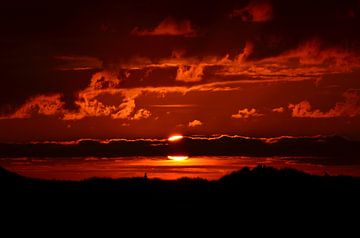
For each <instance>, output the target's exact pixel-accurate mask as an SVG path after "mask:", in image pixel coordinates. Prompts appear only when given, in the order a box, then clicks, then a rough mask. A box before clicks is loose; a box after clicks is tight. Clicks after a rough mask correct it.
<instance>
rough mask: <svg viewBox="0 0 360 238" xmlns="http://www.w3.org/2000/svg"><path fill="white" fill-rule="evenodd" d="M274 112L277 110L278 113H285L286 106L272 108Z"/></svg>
mask: <svg viewBox="0 0 360 238" xmlns="http://www.w3.org/2000/svg"><path fill="white" fill-rule="evenodd" d="M272 111H273V112H277V113H283V112H284V111H285V108H284V107H276V108H273V109H272Z"/></svg>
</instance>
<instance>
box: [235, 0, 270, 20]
mask: <svg viewBox="0 0 360 238" xmlns="http://www.w3.org/2000/svg"><path fill="white" fill-rule="evenodd" d="M230 17H232V18H235V17H240V18H241V20H243V21H245V22H267V21H270V20H271V19H272V17H273V8H272V5H271V4H270V1H267V0H253V1H251V2H250V3H249V5H247V6H246V7H245V8H243V9H236V10H234V11H233V12H232V14H230Z"/></svg>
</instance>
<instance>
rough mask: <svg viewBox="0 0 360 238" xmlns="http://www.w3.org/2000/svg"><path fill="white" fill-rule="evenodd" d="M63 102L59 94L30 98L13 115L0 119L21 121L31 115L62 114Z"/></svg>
mask: <svg viewBox="0 0 360 238" xmlns="http://www.w3.org/2000/svg"><path fill="white" fill-rule="evenodd" d="M63 106H64V102H62V101H61V95H60V94H54V95H40V96H36V97H33V98H30V99H29V100H28V101H27V102H25V103H24V104H23V105H22V106H21V107H20V108H18V109H17V110H16V111H15V112H14V113H13V114H11V115H8V116H1V117H0V119H15V118H18V119H23V118H30V117H31V116H33V115H46V116H51V115H56V114H61V113H63Z"/></svg>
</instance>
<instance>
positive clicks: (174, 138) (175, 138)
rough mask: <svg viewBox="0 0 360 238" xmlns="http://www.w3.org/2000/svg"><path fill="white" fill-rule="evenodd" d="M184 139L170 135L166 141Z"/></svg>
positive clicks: (180, 136)
mask: <svg viewBox="0 0 360 238" xmlns="http://www.w3.org/2000/svg"><path fill="white" fill-rule="evenodd" d="M182 138H184V137H183V136H182V135H172V136H170V137H169V138H168V141H171V142H172V141H179V140H181V139H182Z"/></svg>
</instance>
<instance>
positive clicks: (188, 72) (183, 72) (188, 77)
mask: <svg viewBox="0 0 360 238" xmlns="http://www.w3.org/2000/svg"><path fill="white" fill-rule="evenodd" d="M204 67H205V65H203V64H199V65H191V66H187V65H180V66H179V68H178V70H177V75H176V80H178V81H183V82H188V83H189V82H198V81H200V80H201V78H202V76H203V75H204Z"/></svg>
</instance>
